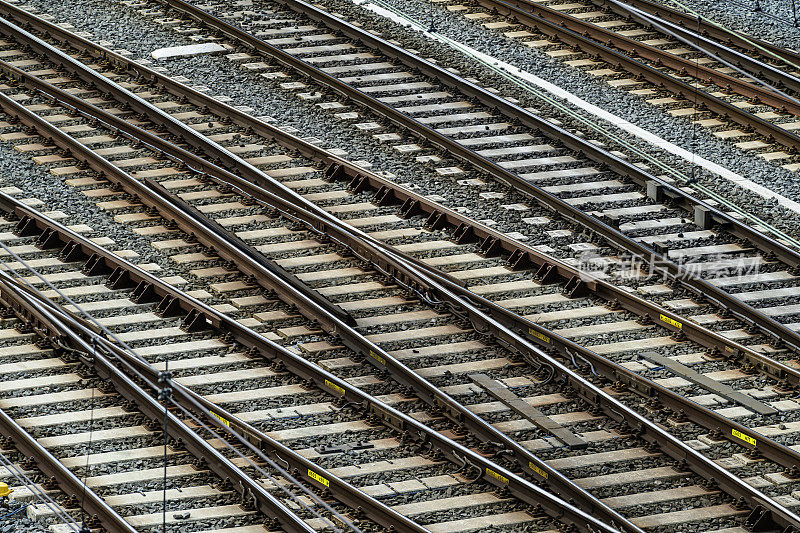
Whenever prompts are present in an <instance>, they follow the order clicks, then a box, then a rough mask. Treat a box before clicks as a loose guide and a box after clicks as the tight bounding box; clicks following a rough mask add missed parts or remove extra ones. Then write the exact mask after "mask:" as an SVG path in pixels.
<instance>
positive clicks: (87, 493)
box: [0, 293, 137, 533]
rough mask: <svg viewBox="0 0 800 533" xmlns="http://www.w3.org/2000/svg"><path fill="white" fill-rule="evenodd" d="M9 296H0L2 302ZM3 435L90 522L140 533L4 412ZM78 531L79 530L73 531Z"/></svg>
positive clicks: (119, 532)
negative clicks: (33, 463)
mask: <svg viewBox="0 0 800 533" xmlns="http://www.w3.org/2000/svg"><path fill="white" fill-rule="evenodd" d="M4 296H5V295H4V294H2V293H0V302H1V301H2V300H3V297H4ZM0 435H3V436H4V437H6V438H8V439H10V440H11V443H12V444H13V446H14V447H15V448H16V449H17V450H19V451H20V453H22V454H23V455H24V456H25V457H26V458H31V459H33V460H34V461H35V462H36V465H37V467H38V468H39V470H41V471H42V472H43V473H44V474H45V475H46V476H47V477H48V479H49V480H51V481H52V482H55V484H57V485H58V488H59V489H61V491H62V492H63V493H64V494H66V495H67V496H68V497H70V498H74V500H75V501H77V502H78V505H79V507H80V508H81V509H82V510H83V511H84V512H85V513H86V514H87V515H89V523H90V524H92V525H94V526H95V527H97V526H102V527H103V528H104V529H105V530H106V531H108V532H109V533H136V532H137V530H136V529H135V528H134V527H133V526H131V525H130V524H129V523H128V522H127V521H125V519H124V518H122V516H120V515H119V513H117V511H115V510H114V508H113V507H111V506H110V505H108V503H106V501H105V500H104V499H103V498H101V497H100V496H98V494H97V493H96V492H95V491H94V490H92V489H91V488H89V487H87V486H86V485H85V484H84V483H83V481H81V480H80V479H79V478H78V477H77V476H76V475H75V474H73V473H72V472H71V471H70V470H69V469H68V468H67V467H65V466H64V464H63V463H62V462H61V461H59V460H58V459H57V458H56V457H55V456H54V455H53V454H52V453H50V451H49V450H47V448H45V447H44V446H42V445H41V444H39V441H37V440H36V439H35V438H33V437H32V436H31V435H30V433H28V432H27V431H25V429H24V428H23V427H22V426H20V425H19V424H17V422H16V421H15V420H14V419H13V418H11V417H10V416H9V415H8V414H7V413H6V412H5V411H4V410H2V409H0ZM73 530H74V531H78V528H77V527H76V528H73Z"/></svg>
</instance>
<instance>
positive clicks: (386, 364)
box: [62, 95, 763, 522]
mask: <svg viewBox="0 0 800 533" xmlns="http://www.w3.org/2000/svg"><path fill="white" fill-rule="evenodd" d="M62 96H63V95H62ZM154 185H155V184H154ZM162 194H166V191H163V192H162ZM173 201H175V200H174V199H173ZM342 225H344V224H342ZM337 230H338V231H339V232H341V238H342V239H343V240H344V239H346V238H347V235H348V234H353V233H354V232H355V231H354V230H352V228H350V229H349V230H341V229H340V228H337ZM325 234H329V235H331V234H336V232H334V231H332V229H331V227H329V228H328V229H327V230H326V232H325ZM337 236H339V235H337ZM359 238H361V239H364V238H365V236H363V235H361V236H359ZM372 244H373V246H380V245H379V244H377V242H376V243H372ZM364 248H365V247H364V245H363V244H362V246H361V250H360V251H362V252H363V249H364ZM396 260H400V261H403V260H404V259H403V258H396ZM387 267H389V268H385V270H386V272H387V273H389V274H393V275H394V276H397V274H398V272H399V271H402V272H403V274H405V275H406V278H405V281H406V283H409V278H413V279H414V281H413V282H411V283H413V284H414V285H416V286H419V284H420V283H421V281H420V277H419V276H413V275H412V276H409V275H408V273H409V272H413V269H414V268H416V267H415V266H414V265H411V266H407V267H406V268H405V269H403V268H402V266H397V263H395V264H393V265H392V264H391V262H387ZM422 283H424V284H425V287H426V289H427V290H431V289H432V288H434V287H435V285H432V284H431V282H430V281H427V282H426V281H425V280H422ZM454 286H455V287H460V286H458V285H455V284H454ZM443 294H444V295H445V296H446V297H447V301H448V302H449V303H450V305H451V306H453V307H455V306H463V305H464V304H463V302H461V301H460V300H458V299H457V298H455V297H454V296H453V294H446V291H445V293H442V291H441V289H439V293H438V296H439V297H441V296H442V295H443ZM428 299H429V298H428ZM474 312H475V310H473V313H474ZM470 319H471V320H473V317H472V316H470ZM478 320H481V325H480V327H476V330H478V331H483V330H486V328H487V327H492V328H493V331H495V332H497V336H498V337H499V338H501V339H504V340H505V339H506V338H507V337H508V336H509V335H511V336H512V338H513V334H512V333H510V332H509V331H506V330H503V328H502V327H501V325H500V324H496V323H495V324H489V323H488V321H487V320H486V318H485V317H481V318H479V319H478ZM342 330H344V326H342V327H340V329H339V335H342ZM513 341H514V342H516V343H517V344H519V343H520V342H522V343H523V347H522V350H527V351H532V346H530V345H525V343H524V341H522V340H521V339H520V338H519V337H516V338H513ZM346 344H347V343H346ZM362 344H363V341H362ZM515 347H516V349H517V350H519V349H520V348H519V346H518V345H517V346H515ZM356 349H358V351H359V352H360V353H368V354H369V357H368V360H369V361H370V362H372V363H377V364H376V365H375V366H377V367H378V368H379V369H381V370H388V371H389V372H390V373H391V374H392V375H393V376H394V377H395V379H397V380H398V382H400V383H401V384H403V385H404V386H410V387H412V388H414V389H415V390H416V391H418V392H421V393H423V394H427V395H428V397H431V398H432V399H433V401H430V400H427V401H428V403H430V404H432V405H434V406H437V407H438V408H440V409H442V410H444V412H445V413H446V414H448V416H449V417H451V418H453V419H454V420H456V421H459V422H461V423H462V424H463V423H464V421H465V417H466V418H469V417H472V418H474V420H472V421H471V423H467V424H466V425H468V426H469V427H471V428H472V429H473V430H475V431H476V433H477V435H478V436H479V437H480V438H482V440H484V441H487V442H496V443H501V444H502V445H503V447H504V448H505V449H507V450H509V451H512V452H513V453H514V454H515V456H517V458H518V459H517V460H518V462H519V463H520V464H521V465H522V466H523V467H524V468H525V469H526V470H528V471H530V472H531V473H533V474H538V476H539V477H541V478H542V479H543V480H547V481H548V483H550V484H551V485H554V488H555V490H557V491H559V492H560V493H564V489H563V488H562V487H561V485H562V484H564V483H566V482H567V481H568V480H565V479H563V478H562V479H560V478H561V476H560V474H558V473H557V472H553V471H552V470H550V469H549V468H547V466H546V465H545V464H544V463H543V462H541V461H540V460H538V458H536V457H535V456H533V455H532V454H530V453H529V452H527V450H525V449H523V448H521V447H519V446H518V445H516V443H514V442H513V441H512V440H511V439H509V438H508V437H506V436H505V435H504V434H502V433H500V432H497V431H496V430H495V431H491V430H488V431H487V428H486V426H485V425H484V424H483V423H482V421H480V420H479V419H477V417H474V415H471V413H470V412H469V411H468V410H466V409H464V408H463V407H462V406H460V405H459V404H458V403H457V402H455V401H454V400H452V398H450V397H448V396H445V395H438V396H437V395H436V394H435V392H434V393H433V395H432V394H431V391H432V390H434V389H433V387H431V386H430V384H426V383H423V382H421V380H417V381H415V380H409V379H408V377H407V376H408V375H410V374H412V372H410V370H409V369H408V368H407V367H404V365H402V364H400V363H398V362H397V361H396V360H394V358H392V357H391V356H390V355H389V354H388V353H385V352H384V351H383V350H380V349H379V348H378V347H377V346H367V347H366V348H364V347H363V345H362V346H356ZM539 364H540V365H541V362H540V363H539ZM547 364H548V365H549V364H550V363H549V361H548V362H547ZM579 385H580V387H581V388H582V390H584V391H585V390H587V389H588V390H589V391H590V392H589V393H586V394H585V397H586V398H593V399H594V401H595V402H596V403H595V405H603V404H607V405H610V407H609V408H608V411H609V413H617V414H619V413H620V412H625V413H626V414H628V418H627V419H626V421H627V422H628V423H629V424H636V423H638V424H641V418H640V417H639V418H636V417H635V415H633V414H632V413H633V411H625V409H626V407H625V406H623V405H622V404H618V403H615V402H613V401H611V400H610V397H607V398H604V399H603V400H604V401H603V402H601V401H599V400H598V396H597V395H598V393H599V392H600V391H599V389H594V388H593V386H592V385H590V384H588V382H585V381H580V382H579ZM423 399H424V398H423ZM468 422H470V421H468ZM653 428H655V426H653ZM665 439H666V440H665ZM656 440H657V441H659V446H661V447H662V448H665V449H670V445H671V444H672V443H671V441H670V439H669V437H668V436H666V433H664V432H661V433H658V438H657V439H656ZM687 448H688V447H687ZM680 452H681V455H679V456H678V458H682V459H685V458H686V457H687V456H686V450H680ZM673 455H675V454H673ZM700 457H701V456H700V455H699V454H697V455H696V456H695V457H691V459H692V466H691V467H690V468H692V469H693V470H695V471H697V472H698V473H699V474H701V475H703V477H705V478H706V479H709V478H711V477H716V478H718V477H719V475H720V472H719V471H718V470H715V469H713V468H712V469H710V470H709V469H708V468H700V467H696V466H694V465H695V463H700V464H701V465H702V462H701V460H700V459H699V458H700ZM543 473H544V475H543ZM731 487H734V488H731ZM726 488H727V491H728V492H729V493H732V494H734V495H735V496H736V497H740V498H745V499H746V500H747V501H748V502H749V503H750V504H751V505H752V506H753V507H754V508H757V507H758V506H759V505H762V503H763V502H761V500H758V499H757V497H753V496H752V495H747V496H742V491H741V489H735V483H731V482H728V485H726ZM595 512H596V511H595ZM614 518H615V519H616V521H618V522H621V517H614Z"/></svg>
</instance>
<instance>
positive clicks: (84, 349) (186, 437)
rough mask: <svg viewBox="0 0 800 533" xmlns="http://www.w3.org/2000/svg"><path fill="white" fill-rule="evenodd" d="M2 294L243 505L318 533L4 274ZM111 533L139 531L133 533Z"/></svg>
mask: <svg viewBox="0 0 800 533" xmlns="http://www.w3.org/2000/svg"><path fill="white" fill-rule="evenodd" d="M0 294H1V295H2V296H0V301H1V302H2V304H3V305H5V306H6V307H8V308H10V309H11V310H12V311H13V312H14V313H15V314H16V315H17V316H18V317H19V318H20V320H23V321H24V322H25V323H26V324H28V325H30V326H31V327H32V328H34V329H38V330H42V332H43V335H44V336H45V337H47V338H49V339H50V340H52V341H53V342H54V343H56V344H55V345H58V343H64V342H66V343H67V344H68V345H69V347H70V349H72V350H74V351H77V352H80V353H82V354H83V356H78V357H79V359H80V361H81V362H82V363H83V364H84V365H86V366H88V367H89V368H92V369H93V370H94V371H95V372H96V373H97V375H98V376H99V377H100V378H101V379H103V380H104V381H106V382H109V383H111V384H112V385H113V386H114V388H115V389H116V390H117V391H118V392H119V394H120V395H121V396H122V397H124V398H126V399H128V400H130V401H132V402H134V403H135V404H136V406H137V408H138V410H139V411H141V412H142V413H143V414H144V415H145V416H146V417H148V418H149V419H151V420H154V421H156V422H159V423H164V421H166V422H165V423H166V427H165V431H166V432H167V434H168V435H169V436H170V437H171V438H173V439H175V440H176V441H178V442H180V445H181V446H182V447H184V448H185V449H186V450H187V451H188V452H189V453H191V454H192V455H194V456H195V457H196V458H197V459H198V460H199V461H203V464H204V465H205V466H207V467H208V469H209V470H211V471H212V472H214V473H215V474H216V475H217V476H219V477H220V478H221V479H222V480H226V479H230V480H232V481H234V483H233V489H234V490H236V491H237V492H240V493H241V494H242V498H243V502H244V503H246V504H248V505H250V504H251V503H252V504H253V507H254V508H256V509H258V510H260V511H261V512H262V513H263V514H264V515H266V516H268V517H270V518H272V519H275V520H277V521H278V523H279V524H280V527H281V528H282V529H283V530H284V531H291V532H296V533H314V529H313V528H311V527H310V526H308V525H307V524H306V523H305V522H304V521H303V520H302V519H300V518H299V517H298V516H297V515H295V514H294V513H293V512H292V511H290V510H289V509H288V508H287V507H286V506H285V505H283V504H282V503H281V502H280V501H278V500H277V499H276V498H275V497H274V496H273V495H272V494H270V493H269V492H268V491H267V490H266V489H265V488H264V487H263V486H262V485H261V484H259V483H258V482H257V481H256V480H254V479H253V478H251V477H250V476H248V475H247V474H245V473H244V472H243V471H242V470H241V469H240V468H239V467H237V466H236V465H234V464H233V462H231V461H230V460H229V459H227V458H226V457H225V456H223V455H222V454H221V453H220V452H219V451H218V450H216V449H215V448H214V447H213V446H211V445H210V444H209V443H208V442H207V441H205V440H203V439H202V438H200V437H199V436H198V435H197V433H195V432H194V431H192V430H191V429H189V427H188V426H186V424H184V423H183V421H181V420H180V419H178V418H177V417H176V416H175V415H174V414H172V413H170V412H169V411H168V410H167V409H166V408H165V407H164V406H163V405H162V404H160V403H159V402H158V401H157V400H156V399H154V398H152V397H151V396H150V395H148V394H147V393H146V392H145V391H144V390H143V389H142V388H141V387H140V386H139V385H137V384H136V383H135V381H134V380H133V379H131V378H130V377H128V376H127V375H125V374H124V373H123V372H122V371H121V370H120V369H119V368H117V367H116V366H115V365H114V364H113V363H111V361H110V360H109V359H108V358H107V357H106V356H105V355H104V354H103V353H102V349H100V348H99V347H98V346H93V345H91V344H90V343H88V342H86V341H85V340H83V339H81V338H80V337H78V336H77V335H75V333H74V332H73V331H71V330H70V329H69V328H67V327H66V326H64V325H63V324H62V323H61V321H60V320H59V319H58V317H57V316H56V315H54V314H53V313H52V312H51V310H50V309H47V308H45V307H44V306H42V305H41V304H37V303H36V302H33V301H31V298H30V296H29V295H27V294H25V293H23V292H20V291H19V289H18V287H16V284H15V283H14V282H13V280H12V278H11V277H10V276H9V275H8V274H7V273H5V272H0ZM153 386H156V385H155V384H153ZM112 525H115V524H112ZM111 530H112V531H135V529H133V528H128V529H123V528H119V529H113V528H112V529H111Z"/></svg>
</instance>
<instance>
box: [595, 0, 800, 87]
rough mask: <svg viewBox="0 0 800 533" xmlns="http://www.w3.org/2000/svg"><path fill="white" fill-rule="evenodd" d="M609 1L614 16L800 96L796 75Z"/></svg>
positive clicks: (631, 7) (642, 12)
mask: <svg viewBox="0 0 800 533" xmlns="http://www.w3.org/2000/svg"><path fill="white" fill-rule="evenodd" d="M590 1H593V0H590ZM606 1H607V2H608V3H609V4H610V5H611V6H613V7H612V8H611V9H612V10H613V11H614V12H616V13H624V14H625V16H627V17H631V18H633V19H634V20H636V21H637V22H639V23H640V24H643V25H645V26H650V27H653V28H655V29H656V30H657V31H659V32H661V33H662V34H664V35H667V36H670V37H673V38H675V39H677V40H678V41H680V42H682V43H684V44H686V45H688V46H691V47H693V48H695V49H696V50H698V51H699V52H702V53H703V54H705V55H707V56H708V57H710V58H712V59H714V60H716V61H719V62H720V63H723V64H725V65H726V66H729V67H733V68H735V69H738V70H739V71H740V72H742V73H743V74H747V73H749V74H750V75H752V76H755V77H757V79H759V80H769V81H771V82H773V83H775V84H776V85H777V87H776V88H777V89H778V90H779V91H780V90H781V89H790V90H791V91H793V92H794V94H795V95H797V94H800V79H798V77H797V76H796V75H794V74H790V73H788V72H786V71H784V70H781V69H779V68H777V67H775V66H773V65H770V64H769V63H766V62H764V61H761V60H759V59H757V58H755V57H751V56H749V55H747V54H745V53H742V52H739V51H738V50H735V49H732V48H730V47H729V46H726V45H725V44H723V43H719V42H717V41H715V40H713V39H710V38H708V37H706V36H705V35H703V34H702V32H701V33H697V31H695V30H693V29H690V28H688V27H685V26H681V25H679V24H675V23H673V22H670V21H669V20H664V19H661V18H659V17H657V16H655V15H651V14H650V13H647V12H646V11H644V10H641V9H639V8H636V7H633V6H631V5H629V4H628V3H627V2H624V1H620V0H606ZM693 27H694V28H697V24H696V23H695V24H694V26H693ZM750 50H751V51H753V47H750ZM773 89H775V88H773ZM784 96H786V95H784ZM796 101H797V100H796V99H795V102H796Z"/></svg>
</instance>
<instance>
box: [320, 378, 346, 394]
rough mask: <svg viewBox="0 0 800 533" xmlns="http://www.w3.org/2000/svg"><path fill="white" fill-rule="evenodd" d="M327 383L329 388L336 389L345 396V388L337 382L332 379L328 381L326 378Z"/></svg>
mask: <svg viewBox="0 0 800 533" xmlns="http://www.w3.org/2000/svg"><path fill="white" fill-rule="evenodd" d="M325 385H327V386H328V388H330V389H333V390H334V391H336V392H338V393H339V394H341V395H342V396H344V393H345V390H344V389H343V388H341V387H340V386H339V385H337V384H336V383H333V382H332V381H328V380H327V379H326V380H325Z"/></svg>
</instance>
